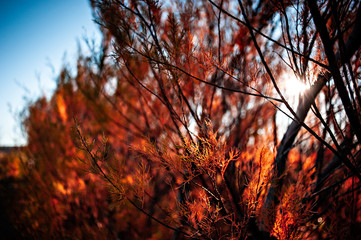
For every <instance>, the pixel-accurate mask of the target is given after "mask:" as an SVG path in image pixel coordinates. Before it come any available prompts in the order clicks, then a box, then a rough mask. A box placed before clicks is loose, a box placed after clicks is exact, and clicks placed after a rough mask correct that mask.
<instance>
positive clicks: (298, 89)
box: [283, 74, 310, 97]
mask: <svg viewBox="0 0 361 240" xmlns="http://www.w3.org/2000/svg"><path fill="white" fill-rule="evenodd" d="M283 87H284V89H285V92H286V94H287V95H288V96H289V97H298V96H300V95H303V94H304V92H305V91H306V90H307V89H309V88H310V87H309V85H308V84H306V83H304V82H302V81H300V80H299V79H297V78H296V76H294V75H293V74H287V75H285V76H284V79H283Z"/></svg>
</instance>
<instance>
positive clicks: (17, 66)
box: [0, 0, 100, 146]
mask: <svg viewBox="0 0 361 240" xmlns="http://www.w3.org/2000/svg"><path fill="white" fill-rule="evenodd" d="M84 37H87V38H89V39H95V40H96V42H98V43H99V42H100V40H99V39H100V33H99V31H98V26H97V25H96V24H95V23H94V22H93V20H92V15H91V9H90V4H89V3H88V0H53V1H49V0H9V1H0V145H6V146H12V145H19V144H25V142H26V140H25V138H24V136H23V134H22V133H21V128H20V121H19V120H18V117H16V116H17V115H18V113H19V112H20V111H21V110H22V109H23V108H24V106H26V103H27V102H28V101H29V100H35V99H36V98H38V97H39V96H42V95H46V96H50V95H51V93H52V91H53V89H54V87H55V78H56V77H57V73H58V72H59V70H60V68H61V66H62V65H63V64H64V63H70V64H72V63H74V62H75V60H76V54H77V49H78V48H77V46H78V43H79V42H80V43H82V41H83V39H84Z"/></svg>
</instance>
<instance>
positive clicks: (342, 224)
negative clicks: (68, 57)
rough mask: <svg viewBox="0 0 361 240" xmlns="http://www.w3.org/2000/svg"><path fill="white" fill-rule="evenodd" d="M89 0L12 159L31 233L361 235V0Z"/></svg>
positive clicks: (8, 173) (6, 171) (14, 217)
mask: <svg viewBox="0 0 361 240" xmlns="http://www.w3.org/2000/svg"><path fill="white" fill-rule="evenodd" d="M91 6H92V8H93V10H94V18H95V20H96V22H97V23H98V24H99V26H100V28H101V31H102V33H103V41H102V44H101V46H100V47H97V46H93V45H91V44H89V50H90V52H91V54H90V55H89V56H84V55H80V56H79V57H78V60H77V64H76V66H74V67H73V68H72V69H69V68H66V67H64V69H63V70H62V72H61V74H60V75H59V77H58V79H57V87H56V90H55V92H54V94H53V95H52V97H51V98H50V99H49V100H48V99H46V98H41V99H39V100H37V101H35V102H34V103H31V104H30V105H29V107H28V109H27V110H26V114H25V117H24V121H23V124H24V129H25V131H26V133H27V136H28V145H27V146H26V147H25V148H24V149H22V150H21V151H20V152H16V153H12V154H10V155H7V156H6V157H3V159H2V161H1V164H2V165H1V174H2V175H1V176H2V177H1V179H2V180H1V181H2V183H4V184H2V186H3V188H5V186H6V188H7V190H6V191H9V192H10V193H11V194H9V195H8V196H7V197H5V200H4V201H3V205H4V204H5V205H7V206H11V207H9V208H8V211H6V213H7V215H6V217H7V218H8V220H6V221H8V222H9V223H11V224H12V226H14V228H15V229H18V230H20V231H19V232H20V234H21V237H26V238H71V239H83V238H95V239H101V238H104V239H130V238H131V239H188V238H195V239H359V238H360V237H361V232H360V230H359V229H361V225H360V223H361V212H360V206H361V202H360V201H361V195H360V194H361V192H360V179H361V174H360V161H361V159H360V139H361V121H360V110H361V97H360V79H361V78H360V70H361V68H360V44H361V37H360V34H359V33H360V31H361V10H360V2H359V1H347V0H344V1H337V0H332V1H331V0H330V1H312V0H309V1H301V0H299V1H227V0H221V1H211V0H208V1H164V2H161V1H151V0H145V1H137V0H135V1H120V0H92V1H91ZM292 79H297V81H299V82H302V83H303V84H304V86H307V87H305V88H304V89H303V90H302V89H301V85H300V87H298V88H296V89H295V87H294V84H296V83H297V82H295V81H294V80H292ZM301 90H302V91H301ZM295 91H296V93H295V94H292V93H293V92H295ZM9 181H10V184H9V183H8V182H9ZM5 183H6V184H5ZM10 188H11V189H10ZM6 201H8V202H6ZM10 202H11V204H10ZM14 234H15V233H14ZM15 235H16V234H15ZM15 235H14V236H15ZM18 237H20V236H18Z"/></svg>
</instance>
